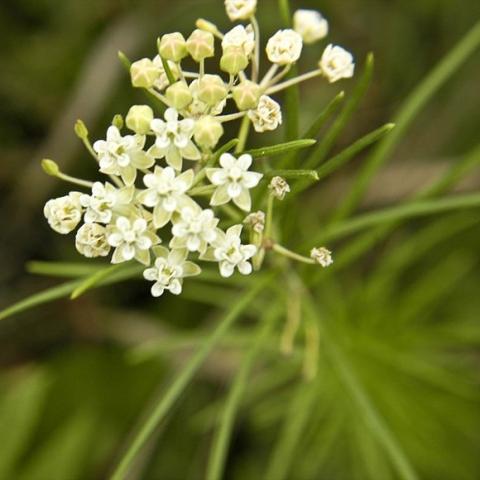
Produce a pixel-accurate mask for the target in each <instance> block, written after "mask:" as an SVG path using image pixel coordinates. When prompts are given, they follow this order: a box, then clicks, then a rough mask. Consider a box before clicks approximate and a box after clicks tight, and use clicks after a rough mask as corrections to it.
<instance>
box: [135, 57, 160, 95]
mask: <svg viewBox="0 0 480 480" xmlns="http://www.w3.org/2000/svg"><path fill="white" fill-rule="evenodd" d="M160 73H161V72H160V69H159V68H158V67H157V66H156V65H155V64H154V63H153V62H152V61H151V60H150V59H149V58H143V59H142V60H138V61H137V62H134V63H132V66H131V67H130V76H131V79H132V85H133V86H134V87H138V88H151V87H153V85H154V84H155V81H156V80H157V79H158V78H159V77H160Z"/></svg>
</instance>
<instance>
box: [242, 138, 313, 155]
mask: <svg viewBox="0 0 480 480" xmlns="http://www.w3.org/2000/svg"><path fill="white" fill-rule="evenodd" d="M315 143H317V141H316V140H314V139H312V138H305V139H303V140H292V141H291V142H285V143H279V144H278V145H272V146H270V147H262V148H254V149H253V150H247V151H246V152H243V153H248V154H250V155H251V156H252V157H253V158H261V157H274V156H277V155H283V154H285V153H288V152H291V151H293V150H300V149H302V148H308V147H311V146H312V145H315Z"/></svg>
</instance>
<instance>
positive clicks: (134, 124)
mask: <svg viewBox="0 0 480 480" xmlns="http://www.w3.org/2000/svg"><path fill="white" fill-rule="evenodd" d="M152 120H153V110H152V109H151V108H150V107H149V106H148V105H134V106H133V107H131V108H130V110H129V111H128V114H127V119H126V122H127V127H128V128H129V129H130V130H133V131H134V132H135V133H138V134H140V135H146V134H147V133H148V132H149V131H150V123H151V121H152Z"/></svg>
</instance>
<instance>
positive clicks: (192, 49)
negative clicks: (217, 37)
mask: <svg viewBox="0 0 480 480" xmlns="http://www.w3.org/2000/svg"><path fill="white" fill-rule="evenodd" d="M187 50H188V53H189V54H190V55H191V57H192V58H193V59H194V60H195V61H196V62H200V61H201V60H204V59H205V58H208V57H213V55H214V54H215V46H214V37H213V34H211V33H210V32H205V31H204V30H198V29H197V30H194V31H193V32H192V34H191V35H190V36H189V37H188V40H187Z"/></svg>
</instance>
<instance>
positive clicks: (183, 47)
mask: <svg viewBox="0 0 480 480" xmlns="http://www.w3.org/2000/svg"><path fill="white" fill-rule="evenodd" d="M158 52H159V53H160V56H161V57H163V58H164V59H165V60H171V61H172V62H179V61H180V60H181V59H182V58H184V57H186V56H187V55H188V52H187V42H186V41H185V38H184V36H183V35H182V34H181V33H179V32H175V33H167V34H166V35H163V36H162V39H161V40H160V43H159V46H158Z"/></svg>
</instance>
